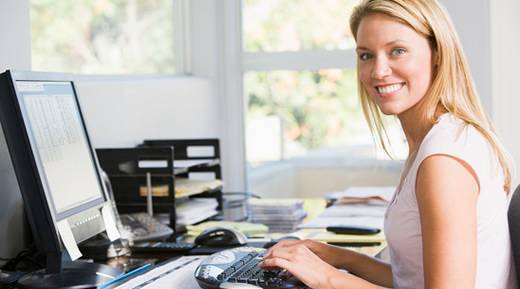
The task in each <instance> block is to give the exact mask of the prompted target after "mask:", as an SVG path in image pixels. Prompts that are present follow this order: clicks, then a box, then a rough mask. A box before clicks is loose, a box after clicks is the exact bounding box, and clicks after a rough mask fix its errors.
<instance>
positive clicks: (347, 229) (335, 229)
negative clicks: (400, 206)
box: [327, 226, 381, 235]
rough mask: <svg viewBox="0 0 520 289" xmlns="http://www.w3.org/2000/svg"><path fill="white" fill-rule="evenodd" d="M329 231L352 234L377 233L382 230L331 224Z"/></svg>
mask: <svg viewBox="0 0 520 289" xmlns="http://www.w3.org/2000/svg"><path fill="white" fill-rule="evenodd" d="M327 231H329V232H333V233H336V234H350V235H375V234H377V233H379V232H381V230H380V229H378V228H373V227H362V226H329V227H327Z"/></svg>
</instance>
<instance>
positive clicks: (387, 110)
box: [379, 106, 401, 115]
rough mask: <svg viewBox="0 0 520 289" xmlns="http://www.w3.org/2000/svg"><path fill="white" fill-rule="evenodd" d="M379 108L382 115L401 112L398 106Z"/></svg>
mask: <svg viewBox="0 0 520 289" xmlns="http://www.w3.org/2000/svg"><path fill="white" fill-rule="evenodd" d="M379 109H380V110H381V112H382V113H383V114H384V115H398V114H400V113H401V110H399V109H398V108H396V107H384V106H383V107H379Z"/></svg>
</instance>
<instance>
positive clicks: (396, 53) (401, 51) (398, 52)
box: [392, 48, 406, 56]
mask: <svg viewBox="0 0 520 289" xmlns="http://www.w3.org/2000/svg"><path fill="white" fill-rule="evenodd" d="M405 53H406V49H404V48H396V49H394V50H392V55H394V56H399V55H403V54H405Z"/></svg>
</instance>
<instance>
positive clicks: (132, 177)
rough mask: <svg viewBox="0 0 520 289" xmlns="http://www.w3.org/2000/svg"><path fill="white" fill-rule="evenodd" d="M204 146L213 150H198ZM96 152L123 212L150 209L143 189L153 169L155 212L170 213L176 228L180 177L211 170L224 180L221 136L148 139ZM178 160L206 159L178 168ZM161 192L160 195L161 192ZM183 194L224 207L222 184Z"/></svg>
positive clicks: (120, 210)
mask: <svg viewBox="0 0 520 289" xmlns="http://www.w3.org/2000/svg"><path fill="white" fill-rule="evenodd" d="M200 148H202V149H203V150H204V151H209V152H212V153H208V154H200V153H197V149H200ZM194 151H195V152H196V153H195V154H194V153H193V152H194ZM199 151H200V150H199ZM96 153H97V155H98V159H99V163H100V166H101V167H102V168H103V170H104V171H105V172H106V174H107V175H108V177H109V179H110V182H111V184H112V188H113V191H114V197H115V200H116V204H117V208H118V210H119V212H120V213H123V214H124V213H135V212H145V211H146V206H147V202H146V194H143V189H145V190H146V185H147V181H146V178H147V177H146V175H147V173H150V175H151V183H152V187H153V188H154V189H153V192H154V193H153V195H154V197H153V211H154V214H155V213H168V214H169V216H170V227H172V228H175V225H176V224H177V222H176V213H175V205H176V195H175V184H176V182H175V179H176V178H188V176H189V175H190V174H193V173H195V174H196V173H205V174H207V173H211V174H213V175H214V177H215V179H218V180H222V172H221V168H220V147H219V140H218V139H175V140H145V141H144V142H143V143H142V144H140V145H138V146H137V147H134V148H101V149H96ZM176 160H177V161H179V160H180V161H182V160H189V161H196V160H200V161H201V162H202V163H200V164H197V165H194V166H190V167H187V168H176V167H175V161H176ZM157 188H160V192H159V191H155V190H156V189H157ZM158 193H159V194H160V195H161V196H160V197H159V196H157V194H158ZM181 198H216V199H217V201H218V207H217V210H219V211H220V212H221V211H222V188H221V187H217V188H214V189H211V190H205V191H201V192H196V193H191V194H187V195H185V196H183V197H181ZM177 199H179V197H177Z"/></svg>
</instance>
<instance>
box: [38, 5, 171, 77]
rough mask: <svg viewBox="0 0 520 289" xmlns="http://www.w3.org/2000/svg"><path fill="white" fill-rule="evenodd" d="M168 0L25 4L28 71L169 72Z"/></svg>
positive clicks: (169, 19)
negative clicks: (28, 35)
mask: <svg viewBox="0 0 520 289" xmlns="http://www.w3.org/2000/svg"><path fill="white" fill-rule="evenodd" d="M173 12H174V11H173V1H171V0H82V1H73V0H31V29H32V36H31V38H32V39H31V40H32V43H31V46H32V62H33V69H36V70H51V71H63V72H78V73H107V74H108V73H173V72H175V55H174V17H173V14H174V13H173Z"/></svg>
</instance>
